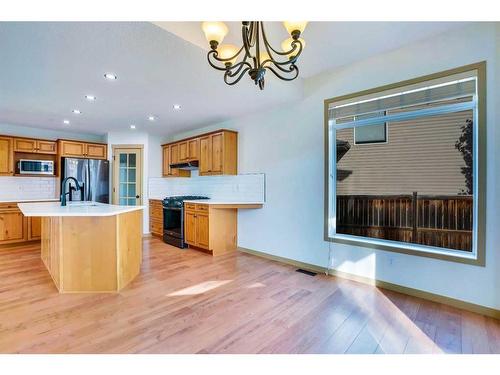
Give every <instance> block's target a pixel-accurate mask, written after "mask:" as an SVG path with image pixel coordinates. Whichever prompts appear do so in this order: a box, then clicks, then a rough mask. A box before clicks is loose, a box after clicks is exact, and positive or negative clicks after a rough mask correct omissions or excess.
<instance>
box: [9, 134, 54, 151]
mask: <svg viewBox="0 0 500 375" xmlns="http://www.w3.org/2000/svg"><path fill="white" fill-rule="evenodd" d="M14 151H15V152H27V153H38V154H57V142H56V141H45V140H40V139H29V138H14Z"/></svg>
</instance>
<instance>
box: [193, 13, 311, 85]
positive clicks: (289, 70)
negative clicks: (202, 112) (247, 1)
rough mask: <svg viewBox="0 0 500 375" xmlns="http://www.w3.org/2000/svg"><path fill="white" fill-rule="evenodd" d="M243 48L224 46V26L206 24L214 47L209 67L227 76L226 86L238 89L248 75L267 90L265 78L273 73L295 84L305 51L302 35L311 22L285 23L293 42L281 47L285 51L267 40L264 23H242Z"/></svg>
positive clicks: (205, 26)
mask: <svg viewBox="0 0 500 375" xmlns="http://www.w3.org/2000/svg"><path fill="white" fill-rule="evenodd" d="M241 24H242V25H241V36H242V39H243V45H242V46H241V47H240V48H238V47H236V46H234V45H231V44H225V45H224V44H221V43H222V41H223V39H224V37H225V36H226V35H227V33H228V28H227V26H226V25H225V24H224V23H223V22H203V24H202V29H203V32H204V33H205V37H206V38H207V40H208V42H209V43H210V51H209V52H208V54H207V59H208V63H209V64H210V66H212V67H213V68H215V69H217V70H221V71H223V72H224V82H225V83H226V84H228V85H235V84H236V83H238V82H239V81H240V80H241V78H242V77H243V76H244V75H245V73H247V72H248V74H249V76H250V78H251V79H252V80H253V81H254V82H255V84H256V85H258V86H259V88H260V89H261V90H263V89H264V76H265V74H266V71H267V70H269V71H271V72H272V73H273V74H274V75H275V76H276V77H278V78H279V79H281V80H284V81H292V80H294V79H295V78H297V77H298V75H299V68H298V67H297V65H296V62H297V59H298V57H299V56H300V54H301V53H302V50H303V49H304V47H305V41H304V39H302V38H300V35H301V34H302V32H303V31H304V29H305V27H306V25H307V22H305V21H285V22H283V24H284V26H285V28H286V29H287V31H288V33H289V34H290V38H288V39H286V40H285V41H283V43H281V48H282V51H278V50H276V49H274V48H273V47H272V46H271V44H270V43H269V41H268V40H267V36H266V32H265V30H264V22H261V21H243V22H242V23H241Z"/></svg>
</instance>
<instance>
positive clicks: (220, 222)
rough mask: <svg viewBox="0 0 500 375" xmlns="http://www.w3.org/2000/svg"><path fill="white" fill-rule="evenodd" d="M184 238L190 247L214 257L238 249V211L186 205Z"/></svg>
mask: <svg viewBox="0 0 500 375" xmlns="http://www.w3.org/2000/svg"><path fill="white" fill-rule="evenodd" d="M184 238H185V241H186V243H187V244H188V245H189V246H190V247H195V248H199V249H203V250H205V251H207V252H209V253H211V254H212V255H219V254H224V253H227V252H228V251H232V250H235V249H236V246H237V245H236V243H237V210H236V209H231V208H224V209H220V208H211V207H210V205H207V204H194V203H186V204H185V205H184Z"/></svg>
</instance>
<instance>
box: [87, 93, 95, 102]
mask: <svg viewBox="0 0 500 375" xmlns="http://www.w3.org/2000/svg"><path fill="white" fill-rule="evenodd" d="M85 99H87V100H90V101H91V102H93V101H94V100H96V99H97V98H96V97H95V96H94V95H85Z"/></svg>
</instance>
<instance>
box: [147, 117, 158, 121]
mask: <svg viewBox="0 0 500 375" xmlns="http://www.w3.org/2000/svg"><path fill="white" fill-rule="evenodd" d="M148 120H149V121H154V120H156V117H154V116H149V117H148Z"/></svg>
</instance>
